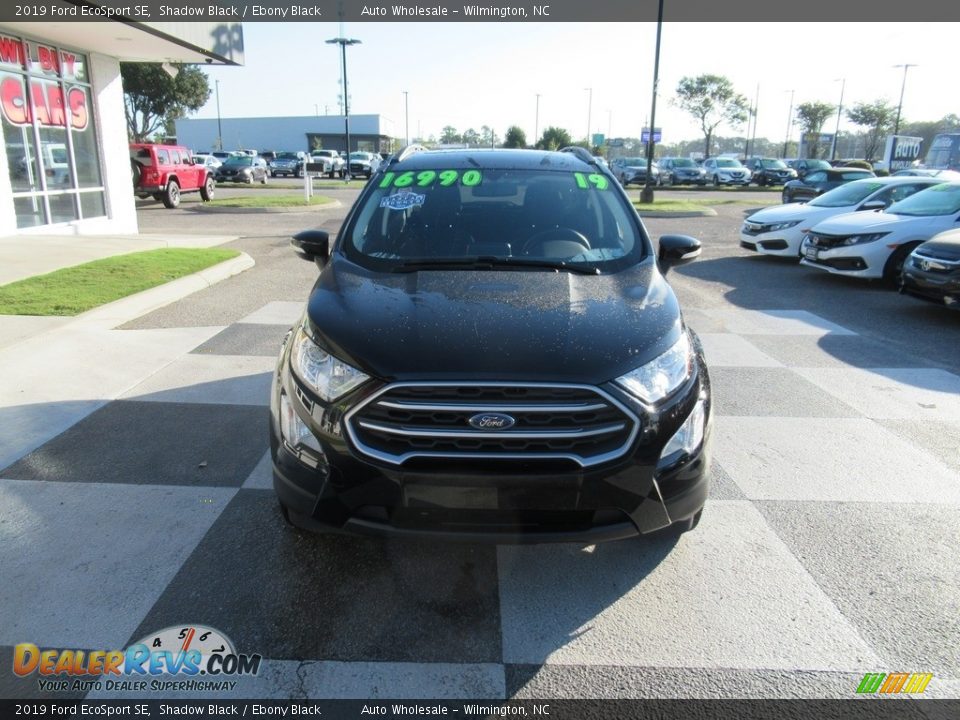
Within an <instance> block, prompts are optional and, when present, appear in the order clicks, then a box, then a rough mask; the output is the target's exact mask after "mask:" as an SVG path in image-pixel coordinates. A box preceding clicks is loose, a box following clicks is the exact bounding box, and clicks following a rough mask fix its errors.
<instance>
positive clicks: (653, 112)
mask: <svg viewBox="0 0 960 720" xmlns="http://www.w3.org/2000/svg"><path fill="white" fill-rule="evenodd" d="M662 29H663V0H659V5H658V7H657V48H656V51H655V54H654V59H653V99H652V100H651V103H650V124H649V125H648V126H647V128H648V129H649V132H650V134H649V135H647V172H646V178H644V181H643V190H642V191H641V193H640V202H644V203H652V202H653V184H652V183H651V177H652V175H653V172H652V171H653V133H654V127H655V126H656V124H657V86H658V85H659V84H660V32H661V30H662Z"/></svg>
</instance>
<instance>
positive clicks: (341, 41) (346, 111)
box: [327, 37, 360, 180]
mask: <svg viewBox="0 0 960 720" xmlns="http://www.w3.org/2000/svg"><path fill="white" fill-rule="evenodd" d="M359 44H360V41H359V40H356V39H354V38H345V37H337V38H332V39H331V40H327V45H339V46H340V62H341V68H342V70H343V130H344V135H346V139H347V166H346V175H345V176H344V177H345V178H346V179H347V180H349V179H350V95H349V94H348V92H347V45H359Z"/></svg>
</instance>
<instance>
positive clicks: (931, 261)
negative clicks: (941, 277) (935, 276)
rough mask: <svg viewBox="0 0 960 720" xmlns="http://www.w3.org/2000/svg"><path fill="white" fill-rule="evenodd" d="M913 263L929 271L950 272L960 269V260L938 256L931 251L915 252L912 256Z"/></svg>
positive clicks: (919, 268)
mask: <svg viewBox="0 0 960 720" xmlns="http://www.w3.org/2000/svg"><path fill="white" fill-rule="evenodd" d="M910 261H911V264H912V265H913V266H914V267H915V268H917V269H918V270H922V271H923V272H929V273H941V274H949V273H952V272H956V271H957V270H960V260H957V259H952V258H949V259H948V258H945V257H937V256H936V255H934V254H933V253H930V252H924V253H919V252H916V251H915V252H914V253H913V255H912V256H911V258H910Z"/></svg>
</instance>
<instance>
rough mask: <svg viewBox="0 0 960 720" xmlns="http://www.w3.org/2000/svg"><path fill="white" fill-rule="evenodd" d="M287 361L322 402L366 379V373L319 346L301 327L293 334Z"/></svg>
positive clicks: (349, 389)
mask: <svg viewBox="0 0 960 720" xmlns="http://www.w3.org/2000/svg"><path fill="white" fill-rule="evenodd" d="M290 363H291V366H292V367H293V370H294V372H295V373H296V374H297V377H299V378H300V379H301V380H302V381H303V382H305V383H306V384H307V385H308V386H309V387H310V388H311V389H313V390H314V392H316V393H317V395H319V396H320V397H321V398H322V399H323V400H324V401H326V402H332V401H333V400H336V399H337V398H338V397H341V396H342V395H346V394H347V393H348V392H350V391H351V390H353V389H354V388H356V387H358V386H360V385H362V384H363V383H365V382H366V381H367V380H369V379H370V376H369V375H365V374H364V373H362V372H360V371H359V370H357V369H356V368H355V367H352V366H350V365H347V364H346V363H345V362H341V361H340V360H337V359H336V358H335V357H334V356H333V355H331V354H330V353H328V352H325V351H324V350H321V349H320V348H319V347H318V346H317V344H316V343H315V342H314V341H313V340H311V339H310V336H309V335H307V333H306V332H304V330H303V328H302V327H301V328H300V329H298V330H297V333H296V335H294V338H293V347H292V348H291V349H290Z"/></svg>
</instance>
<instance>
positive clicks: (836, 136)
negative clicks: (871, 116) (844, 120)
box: [830, 78, 847, 160]
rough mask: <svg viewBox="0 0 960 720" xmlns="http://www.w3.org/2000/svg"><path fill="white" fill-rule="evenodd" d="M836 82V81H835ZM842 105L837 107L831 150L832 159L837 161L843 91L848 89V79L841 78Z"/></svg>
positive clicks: (841, 99) (841, 101) (841, 102)
mask: <svg viewBox="0 0 960 720" xmlns="http://www.w3.org/2000/svg"><path fill="white" fill-rule="evenodd" d="M834 82H836V80H834ZM841 83H842V84H841V85H840V104H839V105H837V129H836V130H834V131H833V147H832V148H830V159H831V160H836V159H837V140H839V138H840V113H842V112H843V91H844V90H846V89H847V79H846V78H841Z"/></svg>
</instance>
